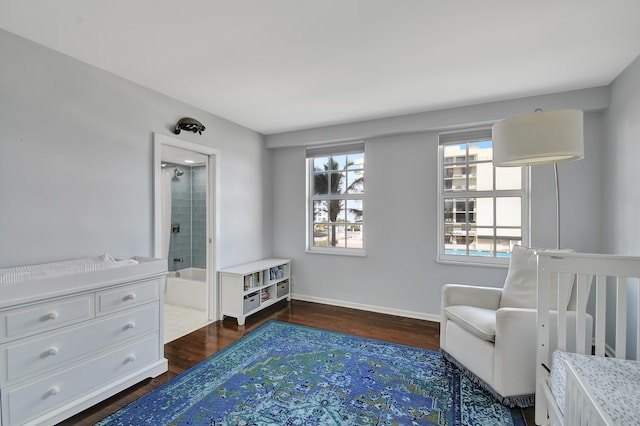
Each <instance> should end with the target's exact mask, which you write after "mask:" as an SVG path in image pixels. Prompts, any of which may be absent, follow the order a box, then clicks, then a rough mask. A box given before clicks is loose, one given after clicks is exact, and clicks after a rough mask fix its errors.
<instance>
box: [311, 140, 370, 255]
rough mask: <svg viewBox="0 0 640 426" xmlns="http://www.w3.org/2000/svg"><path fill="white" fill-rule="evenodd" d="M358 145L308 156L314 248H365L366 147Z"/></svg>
mask: <svg viewBox="0 0 640 426" xmlns="http://www.w3.org/2000/svg"><path fill="white" fill-rule="evenodd" d="M357 147H358V148H360V149H357V150H355V151H350V150H349V149H348V147H347V148H346V149H345V148H342V149H341V150H340V149H339V150H338V151H337V152H336V153H332V152H328V153H327V152H322V153H319V154H317V155H315V156H312V157H311V158H309V159H308V161H309V168H310V181H309V184H310V188H309V193H310V212H309V214H310V220H309V224H310V229H309V232H310V238H309V247H308V248H309V249H310V250H311V251H314V250H315V251H326V250H332V251H333V250H336V249H337V251H340V250H344V251H362V250H363V249H364V220H363V219H364V149H363V145H362V144H358V145H357ZM344 150H347V151H349V152H344Z"/></svg>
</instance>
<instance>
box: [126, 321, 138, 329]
mask: <svg viewBox="0 0 640 426" xmlns="http://www.w3.org/2000/svg"><path fill="white" fill-rule="evenodd" d="M130 328H136V323H135V322H133V321H131V322H128V323H126V324H125V326H124V329H125V330H129V329H130Z"/></svg>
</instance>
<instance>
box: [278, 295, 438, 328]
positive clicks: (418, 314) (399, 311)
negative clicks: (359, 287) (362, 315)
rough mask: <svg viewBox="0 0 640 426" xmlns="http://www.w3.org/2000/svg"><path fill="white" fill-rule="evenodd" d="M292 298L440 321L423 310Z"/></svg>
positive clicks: (313, 298)
mask: <svg viewBox="0 0 640 426" xmlns="http://www.w3.org/2000/svg"><path fill="white" fill-rule="evenodd" d="M291 298H292V299H294V300H301V301H303V302H315V303H322V304H325V305H332V306H340V307H343V308H351V309H359V310H361V311H369V312H378V313H380V314H388V315H396V316H399V317H406V318H414V319H420V320H426V321H433V322H440V315H429V314H423V313H421V312H412V311H405V310H403V309H393V308H386V307H383V306H373V305H365V304H363V303H353V302H345V301H343V300H334V299H325V298H323V297H315V296H307V295H304V294H296V293H292V294H291Z"/></svg>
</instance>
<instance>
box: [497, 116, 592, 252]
mask: <svg viewBox="0 0 640 426" xmlns="http://www.w3.org/2000/svg"><path fill="white" fill-rule="evenodd" d="M583 133H584V131H583V114H582V111H580V110H575V109H559V110H551V111H542V110H536V112H533V113H530V114H524V115H520V116H517V117H513V118H508V119H506V120H503V121H500V122H498V123H496V124H494V125H493V127H492V135H493V164H494V166H496V167H520V166H536V165H541V164H553V166H554V171H555V178H556V245H557V247H556V248H557V249H560V182H559V178H558V163H562V162H564V161H572V160H580V159H581V158H584V137H583Z"/></svg>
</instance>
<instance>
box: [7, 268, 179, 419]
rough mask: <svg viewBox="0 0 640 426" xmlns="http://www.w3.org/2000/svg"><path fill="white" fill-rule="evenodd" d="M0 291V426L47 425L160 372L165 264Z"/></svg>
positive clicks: (164, 365)
mask: <svg viewBox="0 0 640 426" xmlns="http://www.w3.org/2000/svg"><path fill="white" fill-rule="evenodd" d="M135 259H136V260H138V262H139V263H138V264H137V265H130V266H123V267H119V268H114V269H108V270H101V271H93V272H84V273H78V274H73V275H68V276H61V277H55V278H46V279H36V280H30V281H25V282H23V283H16V284H10V285H2V286H0V399H1V403H2V404H1V410H2V416H1V424H2V426H9V425H22V424H34V425H35V424H55V423H57V422H60V421H61V420H63V419H65V418H67V417H70V416H71V415H73V414H76V413H78V412H80V411H82V410H84V409H86V408H88V407H90V406H92V405H94V404H96V403H98V402H100V401H102V400H104V399H106V398H108V397H110V396H112V395H114V394H116V393H118V392H120V391H121V390H124V389H126V388H128V387H129V386H132V385H133V384H135V383H137V382H139V381H141V380H143V379H145V378H147V377H155V376H158V375H159V374H162V373H163V372H165V371H167V360H166V359H165V358H164V345H163V338H162V323H163V321H162V299H163V297H162V293H163V289H164V282H165V276H166V272H167V264H166V260H159V259H148V258H135Z"/></svg>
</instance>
